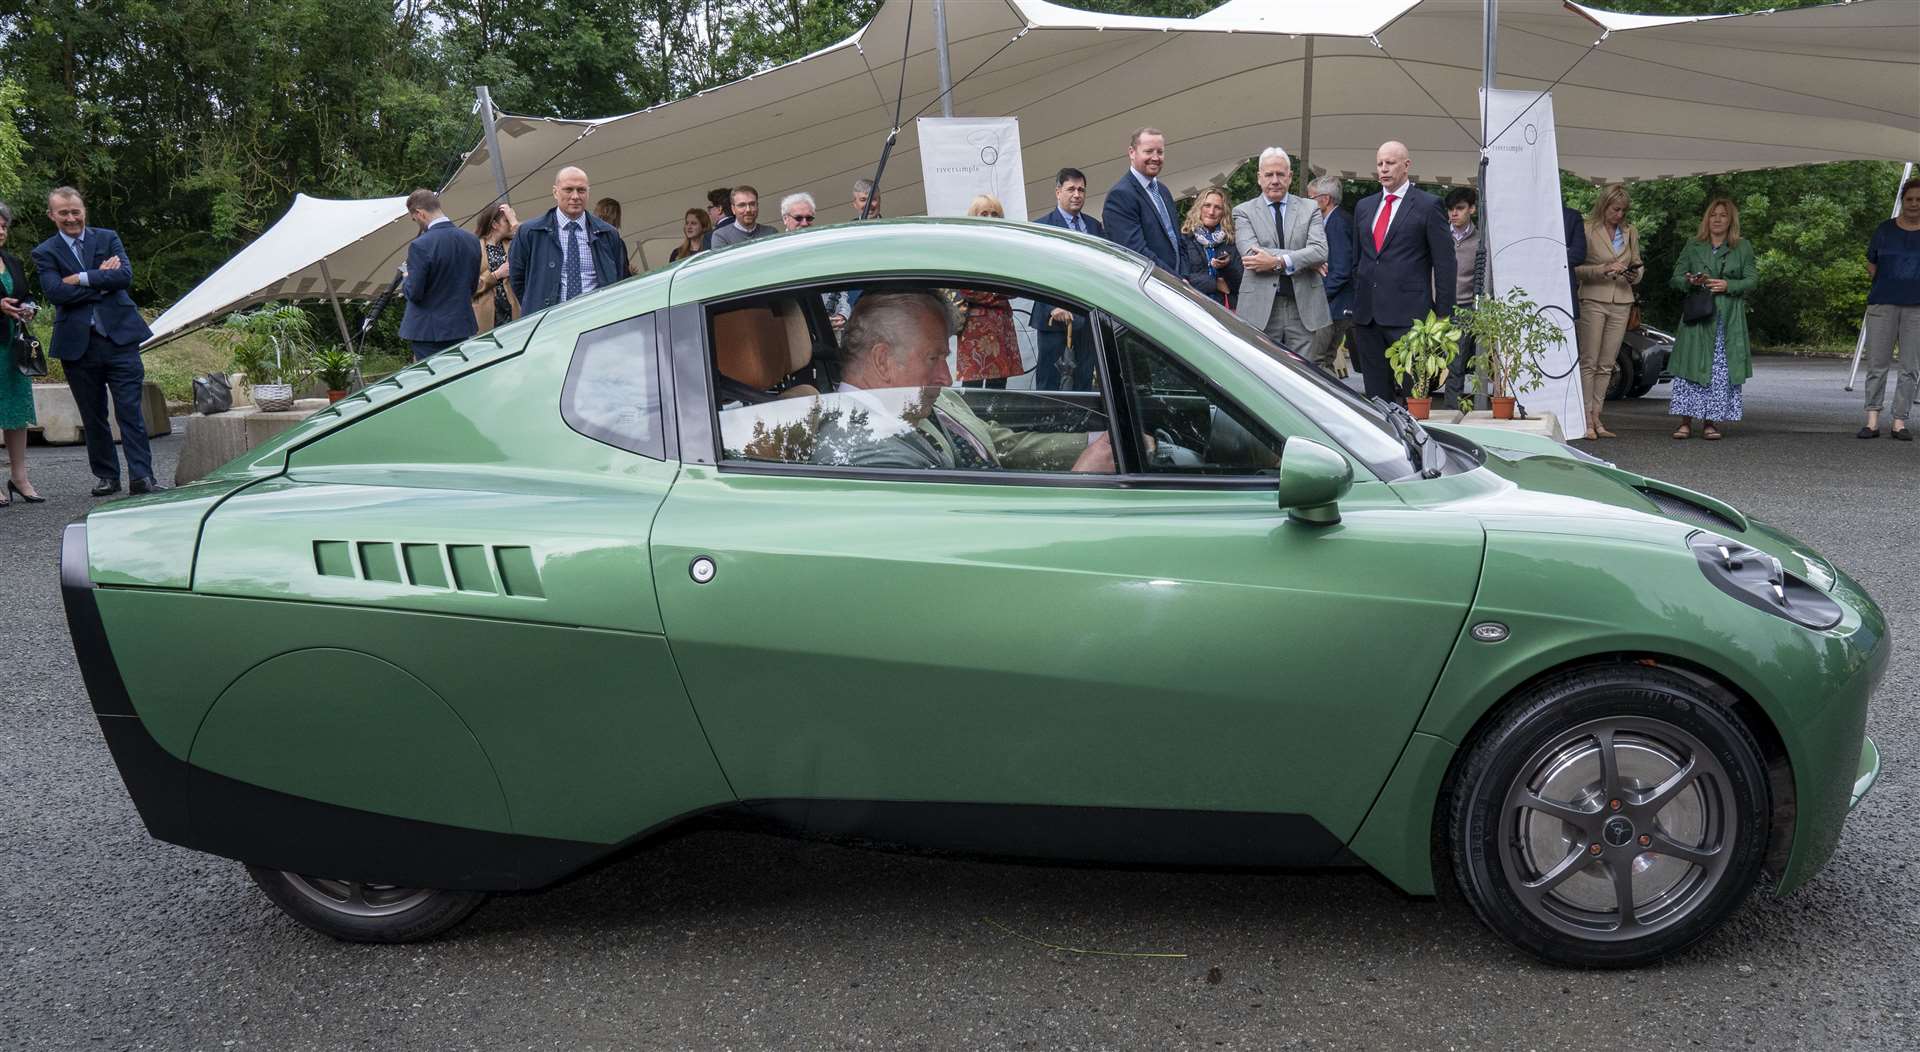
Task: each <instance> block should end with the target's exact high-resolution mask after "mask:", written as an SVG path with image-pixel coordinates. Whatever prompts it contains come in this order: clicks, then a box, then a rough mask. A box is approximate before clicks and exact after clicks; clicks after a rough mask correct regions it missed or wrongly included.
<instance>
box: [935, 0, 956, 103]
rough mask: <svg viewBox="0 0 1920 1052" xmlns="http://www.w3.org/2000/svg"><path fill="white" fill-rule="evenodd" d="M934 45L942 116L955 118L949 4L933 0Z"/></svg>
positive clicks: (942, 0)
mask: <svg viewBox="0 0 1920 1052" xmlns="http://www.w3.org/2000/svg"><path fill="white" fill-rule="evenodd" d="M933 43H934V50H935V52H937V53H938V54H939V56H940V116H942V117H951V116H953V68H952V66H951V65H949V63H948V61H947V4H946V0H933Z"/></svg>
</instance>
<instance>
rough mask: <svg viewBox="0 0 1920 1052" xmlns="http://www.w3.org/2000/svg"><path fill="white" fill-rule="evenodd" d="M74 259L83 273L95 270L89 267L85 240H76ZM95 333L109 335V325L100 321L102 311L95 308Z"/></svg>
mask: <svg viewBox="0 0 1920 1052" xmlns="http://www.w3.org/2000/svg"><path fill="white" fill-rule="evenodd" d="M73 258H74V259H76V260H78V261H79V262H80V269H81V270H82V271H87V270H91V269H93V268H91V267H89V266H87V242H86V239H85V238H75V239H74V241H73ZM93 331H94V332H97V333H99V334H100V335H102V336H105V335H106V334H107V323H106V322H103V321H101V320H100V310H99V308H98V307H95V308H94V311H93Z"/></svg>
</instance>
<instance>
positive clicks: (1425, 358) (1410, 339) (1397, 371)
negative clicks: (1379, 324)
mask: <svg viewBox="0 0 1920 1052" xmlns="http://www.w3.org/2000/svg"><path fill="white" fill-rule="evenodd" d="M1460 335H1461V334H1460V330H1459V329H1457V328H1455V327H1454V324H1453V322H1452V320H1451V319H1448V318H1441V317H1436V316H1435V315H1434V313H1433V312H1432V311H1428V312H1427V316H1426V317H1425V318H1422V319H1420V320H1418V321H1415V322H1414V323H1413V327H1412V328H1410V329H1408V330H1407V331H1406V334H1405V335H1403V336H1401V337H1400V338H1399V339H1397V340H1395V341H1393V346H1391V347H1388V348H1387V364H1388V365H1391V366H1393V378H1394V379H1395V380H1398V381H1400V382H1403V383H1404V382H1405V381H1406V380H1407V379H1408V378H1409V377H1411V378H1412V379H1413V397H1414V398H1425V397H1427V395H1428V393H1429V392H1431V391H1432V390H1433V384H1434V381H1436V380H1438V379H1439V378H1440V374H1441V373H1443V372H1445V371H1446V368H1447V365H1448V364H1449V363H1451V362H1452V361H1453V356H1454V354H1455V353H1457V352H1458V351H1459V349H1460Z"/></svg>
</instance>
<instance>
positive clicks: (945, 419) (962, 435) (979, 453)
mask: <svg viewBox="0 0 1920 1052" xmlns="http://www.w3.org/2000/svg"><path fill="white" fill-rule="evenodd" d="M933 420H934V423H935V425H936V426H938V427H939V429H940V434H941V435H942V436H943V437H944V438H946V440H947V445H948V447H949V448H950V449H951V450H952V458H953V466H954V467H956V468H964V469H973V470H977V469H980V468H991V467H998V466H999V464H998V462H997V461H995V460H994V458H993V454H992V453H989V452H988V451H987V447H986V446H985V445H984V444H982V443H981V441H980V440H979V439H978V438H975V437H974V435H973V432H971V431H968V430H967V429H966V428H964V427H962V426H960V421H958V420H955V419H954V418H953V415H952V414H950V413H948V412H947V411H946V410H944V409H941V408H939V407H937V406H936V407H935V408H934V410H933Z"/></svg>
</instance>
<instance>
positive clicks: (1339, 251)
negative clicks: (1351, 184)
mask: <svg viewBox="0 0 1920 1052" xmlns="http://www.w3.org/2000/svg"><path fill="white" fill-rule="evenodd" d="M1340 195H1341V190H1340V177H1339V176H1337V175H1323V176H1321V177H1320V178H1318V179H1315V180H1314V181H1313V182H1310V183H1308V184H1307V196H1308V197H1311V198H1312V199H1313V203H1314V204H1316V205H1319V206H1320V219H1321V221H1322V222H1323V223H1325V224H1326V227H1327V277H1326V280H1325V282H1324V283H1323V285H1322V287H1323V288H1324V290H1325V291H1326V294H1327V313H1328V314H1329V315H1330V316H1331V317H1332V319H1333V320H1332V321H1331V322H1330V323H1328V324H1327V326H1326V327H1324V328H1320V329H1315V330H1314V331H1313V347H1312V351H1311V357H1312V359H1313V364H1315V365H1317V366H1319V367H1320V368H1322V369H1325V370H1327V371H1328V372H1332V371H1333V363H1334V360H1335V359H1336V357H1337V356H1338V354H1339V351H1340V344H1341V342H1342V341H1343V340H1345V339H1346V338H1347V333H1348V332H1351V331H1352V330H1353V218H1352V217H1351V216H1349V215H1347V213H1346V212H1345V211H1344V210H1343V209H1341V207H1340Z"/></svg>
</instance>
